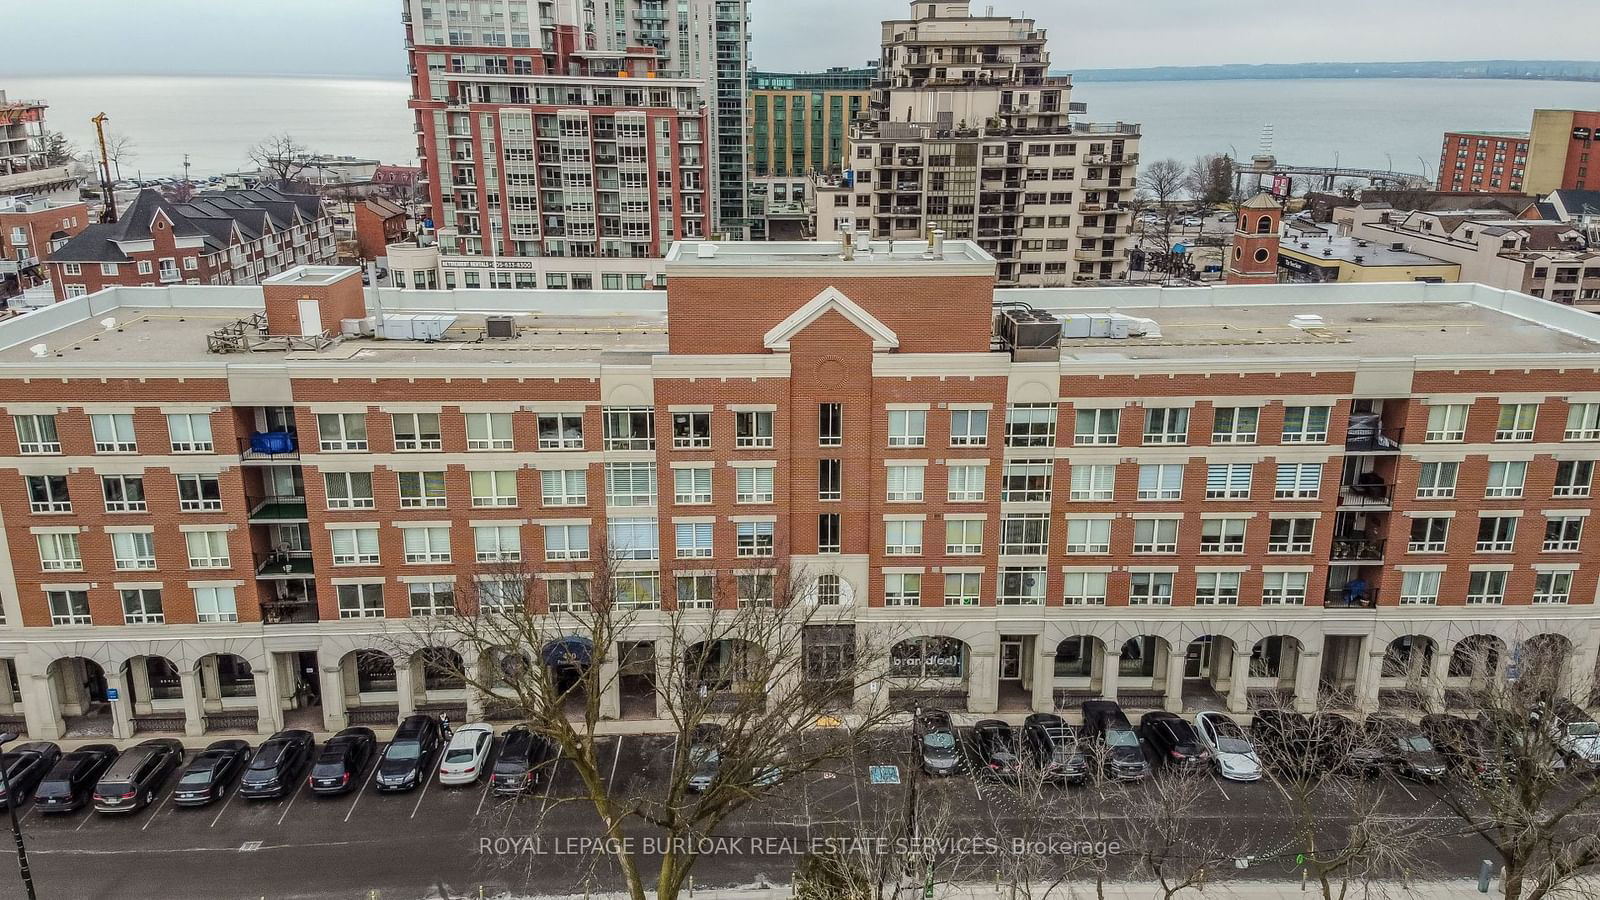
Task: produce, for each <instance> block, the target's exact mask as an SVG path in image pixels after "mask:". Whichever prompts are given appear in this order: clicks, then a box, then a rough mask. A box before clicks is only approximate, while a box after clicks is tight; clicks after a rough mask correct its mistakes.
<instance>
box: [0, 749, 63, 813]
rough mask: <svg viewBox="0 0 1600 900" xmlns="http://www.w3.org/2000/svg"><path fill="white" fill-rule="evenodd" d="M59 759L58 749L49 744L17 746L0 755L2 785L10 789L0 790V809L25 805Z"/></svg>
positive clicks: (59, 752)
mask: <svg viewBox="0 0 1600 900" xmlns="http://www.w3.org/2000/svg"><path fill="white" fill-rule="evenodd" d="M60 758H61V747H60V746H58V745H56V744H52V743H51V742H49V741H29V742H28V743H26V744H18V745H17V746H15V747H13V748H11V749H10V750H9V751H7V752H6V753H5V754H4V755H0V766H5V769H6V784H7V785H8V786H9V787H10V788H11V789H10V791H0V809H5V808H6V807H8V806H21V805H22V804H24V803H27V802H28V798H29V797H31V796H32V795H33V789H34V787H35V786H36V785H38V783H39V782H40V781H41V780H43V779H44V776H45V773H46V772H49V771H50V767H52V766H54V765H55V764H56V760H58V759H60Z"/></svg>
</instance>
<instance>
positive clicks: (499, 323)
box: [483, 316, 517, 341]
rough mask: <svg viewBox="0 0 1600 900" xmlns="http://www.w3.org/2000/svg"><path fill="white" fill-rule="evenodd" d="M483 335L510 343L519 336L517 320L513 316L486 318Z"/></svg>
mask: <svg viewBox="0 0 1600 900" xmlns="http://www.w3.org/2000/svg"><path fill="white" fill-rule="evenodd" d="M483 335H484V337H487V338H490V339H491V340H497V341H509V340H511V339H512V338H515V337H516V336H517V320H516V319H515V318H513V317H511V316H484V317H483Z"/></svg>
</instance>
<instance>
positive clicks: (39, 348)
mask: <svg viewBox="0 0 1600 900" xmlns="http://www.w3.org/2000/svg"><path fill="white" fill-rule="evenodd" d="M28 352H29V353H32V354H33V356H34V358H35V359H44V358H45V357H47V356H49V355H50V345H49V344H34V345H33V346H32V347H29V348H28Z"/></svg>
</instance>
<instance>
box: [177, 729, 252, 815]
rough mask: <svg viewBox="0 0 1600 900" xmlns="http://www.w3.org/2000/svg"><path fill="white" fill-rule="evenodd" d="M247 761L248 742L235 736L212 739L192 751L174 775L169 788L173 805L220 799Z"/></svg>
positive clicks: (190, 804)
mask: <svg viewBox="0 0 1600 900" xmlns="http://www.w3.org/2000/svg"><path fill="white" fill-rule="evenodd" d="M249 761H250V744H249V743H248V742H246V741H241V740H237V739H233V740H225V741H216V742H214V743H212V744H211V746H209V747H207V748H206V749H204V750H202V751H200V752H199V753H198V754H196V756H195V758H194V759H191V760H189V765H187V766H185V767H184V770H183V774H182V775H180V776H178V786H177V787H175V788H173V789H172V802H173V805H175V806H205V805H206V804H207V803H210V802H211V801H213V800H220V799H222V795H223V794H226V793H227V792H228V785H230V784H232V783H233V780H234V779H235V778H237V777H238V776H239V773H240V772H243V771H244V767H245V765H246V764H247V763H248V762H249Z"/></svg>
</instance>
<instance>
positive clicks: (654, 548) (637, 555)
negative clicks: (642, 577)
mask: <svg viewBox="0 0 1600 900" xmlns="http://www.w3.org/2000/svg"><path fill="white" fill-rule="evenodd" d="M606 540H607V541H608V542H609V543H610V550H611V555H612V556H614V557H616V558H617V559H636V560H638V559H643V560H649V559H660V558H661V543H660V537H659V535H658V534H657V531H656V520H655V519H643V518H640V519H612V520H611V521H610V522H609V523H607V525H606Z"/></svg>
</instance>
